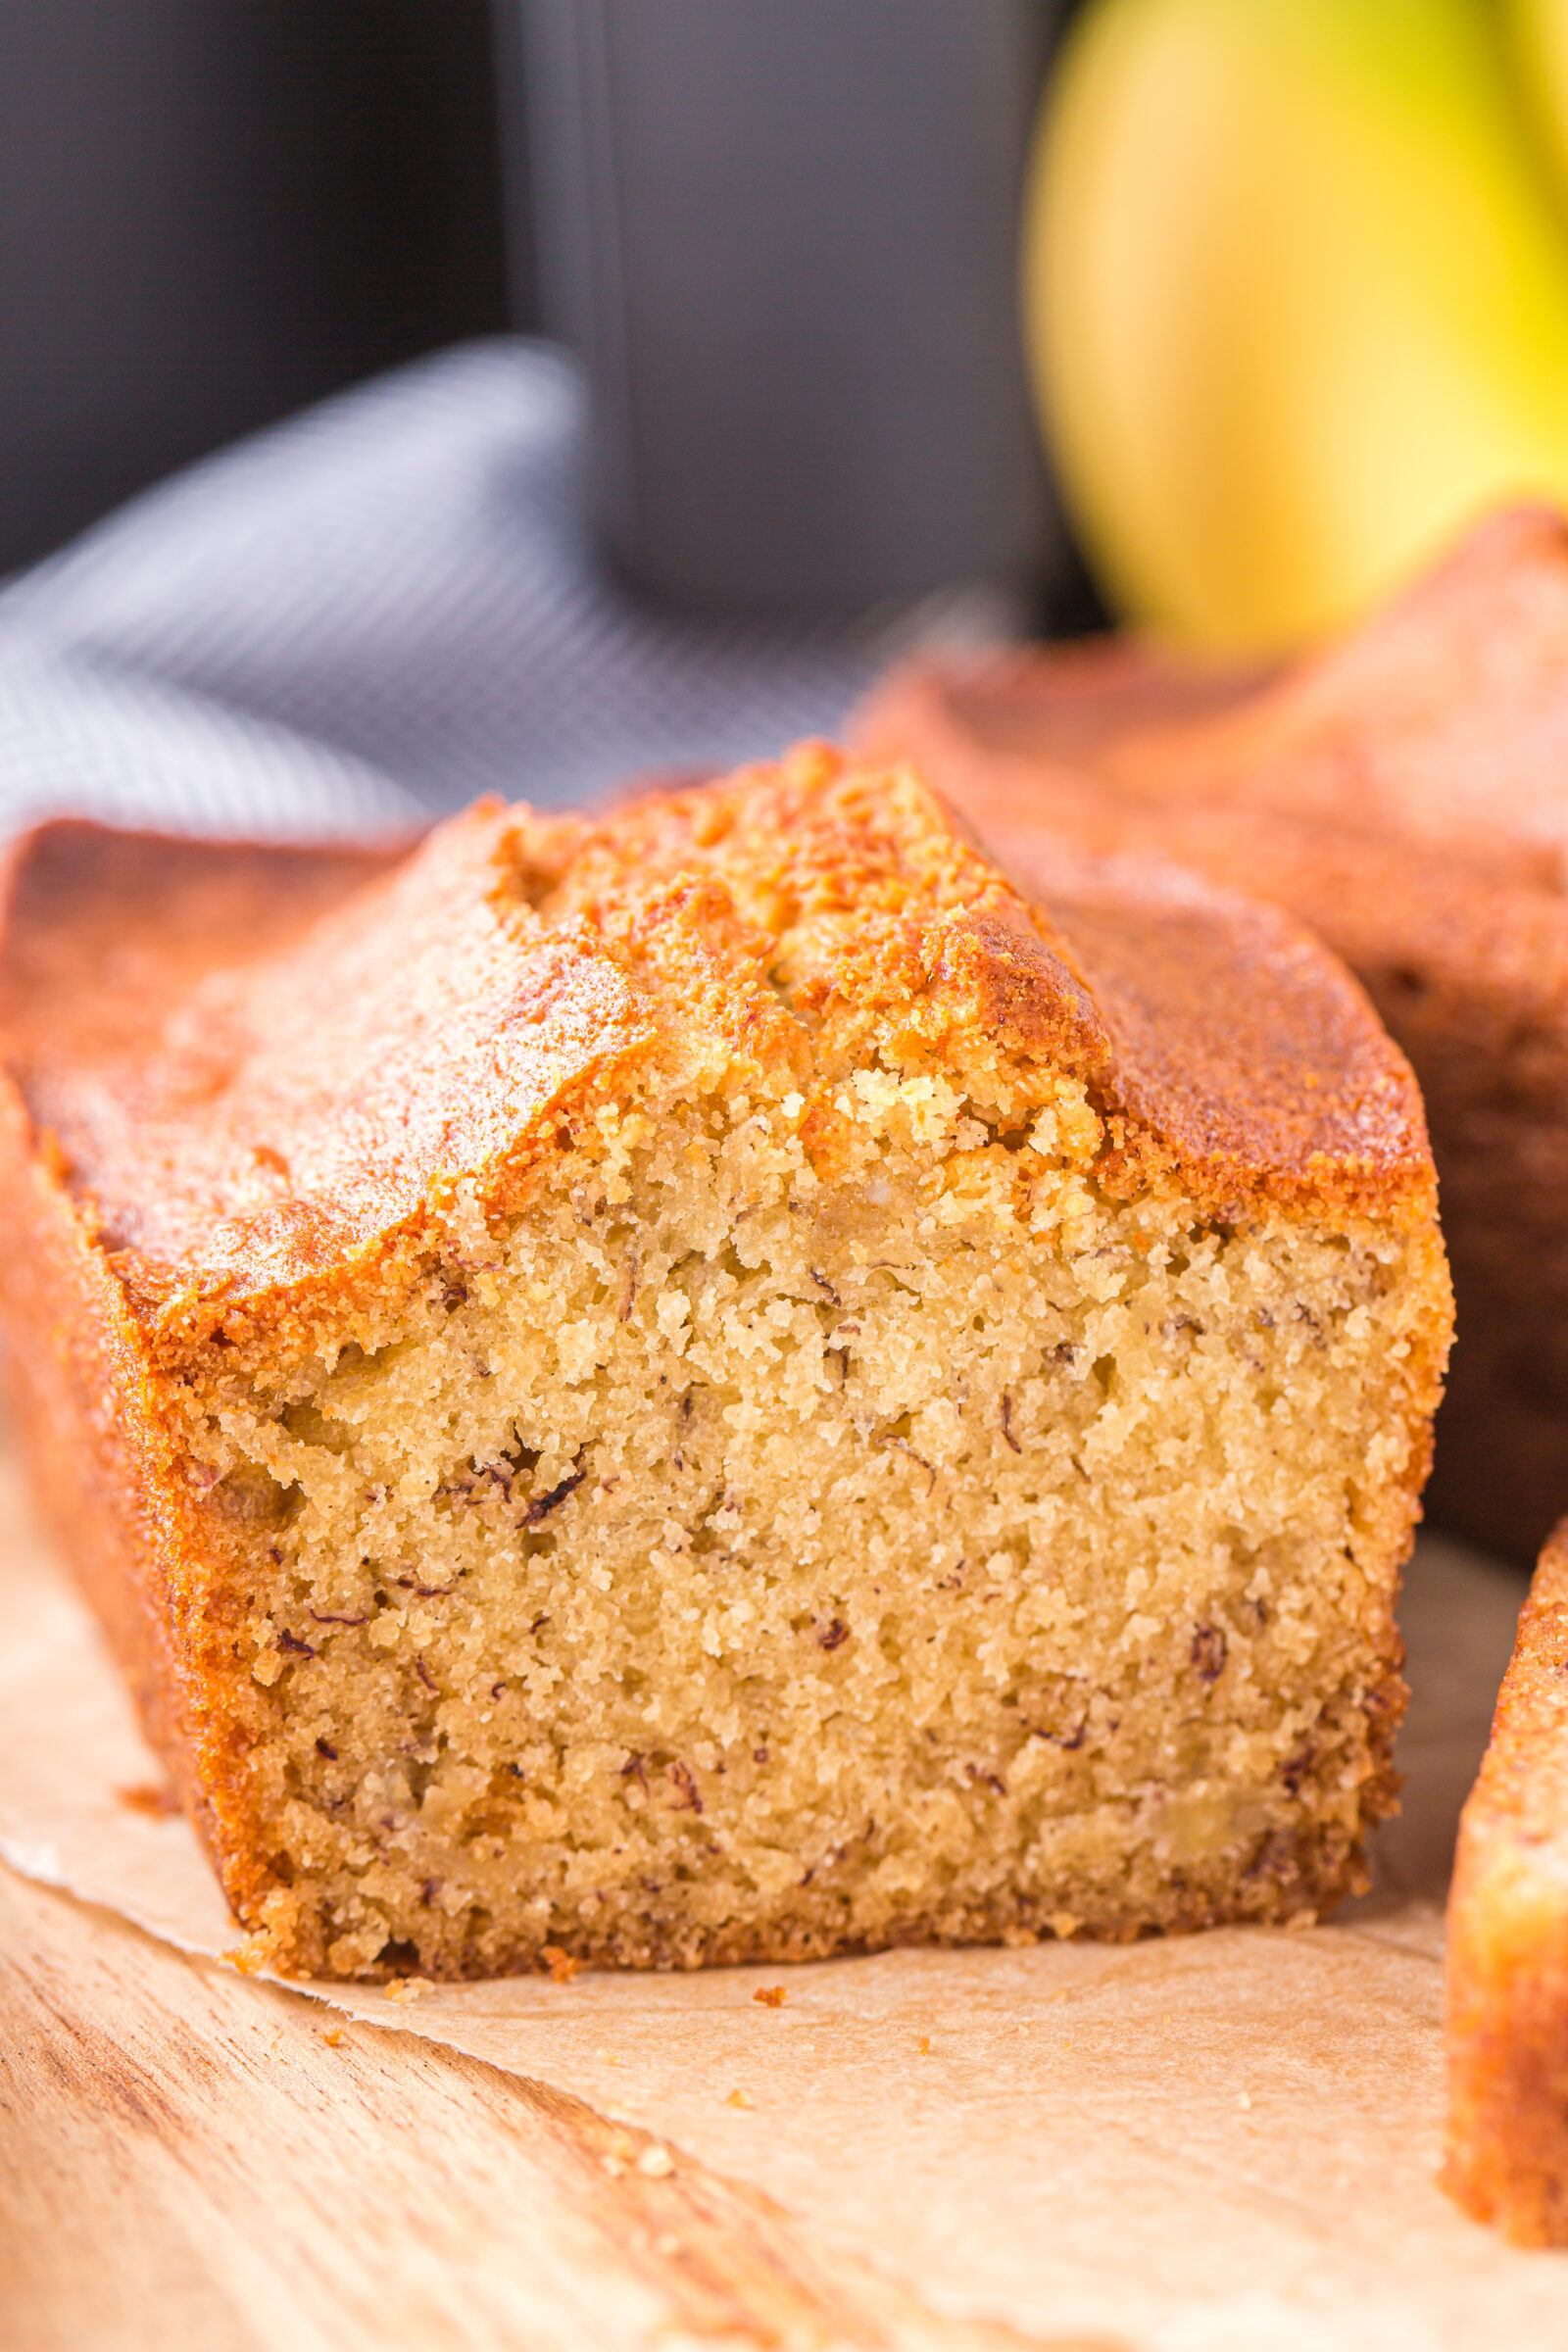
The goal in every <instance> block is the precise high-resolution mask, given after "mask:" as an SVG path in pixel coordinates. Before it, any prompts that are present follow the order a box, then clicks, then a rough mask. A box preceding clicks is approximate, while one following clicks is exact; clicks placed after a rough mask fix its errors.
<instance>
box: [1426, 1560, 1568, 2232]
mask: <svg viewBox="0 0 1568 2352" xmlns="http://www.w3.org/2000/svg"><path fill="white" fill-rule="evenodd" d="M1447 2004H1448V2016H1447V2046H1448V2152H1447V2166H1446V2172H1445V2175H1444V2184H1445V2186H1446V2188H1447V2189H1448V2191H1449V2193H1450V2195H1452V2196H1454V2197H1456V2198H1457V2199H1458V2201H1459V2203H1460V2204H1461V2205H1463V2206H1464V2208H1465V2210H1466V2211H1467V2212H1468V2213H1472V2214H1474V2215H1475V2217H1476V2218H1477V2220H1478V2221H1486V2222H1495V2223H1496V2224H1497V2225H1498V2226H1499V2227H1500V2228H1501V2229H1502V2230H1503V2231H1504V2232H1505V2234H1506V2235H1507V2236H1508V2237H1510V2238H1512V2239H1513V2241H1514V2242H1515V2244H1516V2245H1524V2246H1560V2245H1568V1520H1565V1521H1564V1522H1563V1523H1562V1524H1561V1525H1560V1526H1559V1527H1558V1529H1557V1531H1556V1533H1555V1535H1554V1536H1553V1537H1552V1540H1551V1542H1550V1543H1549V1544H1547V1546H1546V1549H1545V1550H1544V1553H1543V1554H1542V1558H1541V1564H1540V1566H1539V1568H1538V1569H1537V1571H1536V1577H1535V1582H1534V1584H1533V1585H1532V1586H1531V1589H1530V1596H1529V1598H1528V1599H1527V1601H1526V1602H1525V1605H1524V1609H1523V1611H1522V1612H1521V1615H1520V1619H1519V1634H1518V1639H1517V1641H1516V1642H1515V1644H1514V1652H1513V1658H1512V1661H1511V1662H1510V1664H1509V1667H1508V1671H1507V1674H1506V1675H1505V1676H1504V1678H1503V1683H1502V1689H1501V1691H1500V1692H1499V1693H1498V1697H1497V1708H1496V1713H1495V1717H1494V1719H1493V1726H1492V1743H1491V1745H1490V1746H1489V1748H1488V1750H1487V1753H1486V1757H1485V1759H1484V1761H1483V1763H1482V1767H1481V1774H1480V1778H1479V1779H1478V1780H1477V1782H1476V1786H1475V1789H1474V1790H1473V1791H1472V1793H1471V1795H1470V1798H1469V1801H1468V1803H1467V1804H1466V1806H1465V1809H1464V1814H1463V1817H1462V1819H1461V1821H1460V1825H1459V1847H1458V1858H1457V1862H1456V1865H1455V1870H1454V1879H1453V1888H1452V1892H1451V1894H1450V1895H1449V1898H1448V1967H1447Z"/></svg>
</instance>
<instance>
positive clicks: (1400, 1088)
mask: <svg viewBox="0 0 1568 2352" xmlns="http://www.w3.org/2000/svg"><path fill="white" fill-rule="evenodd" d="M0 1035H3V1041H4V1056H5V1062H6V1065H7V1068H8V1070H9V1073H10V1075H11V1078H12V1080H13V1081H14V1083H15V1086H16V1089H17V1091H18V1093H19V1095H20V1097H21V1101H22V1103H23V1104H24V1106H25V1113H26V1115H27V1117H28V1118H29V1119H30V1121H31V1125H32V1129H33V1133H34V1136H35V1139H36V1144H37V1149H38V1151H39V1153H40V1156H41V1157H42V1158H43V1159H44V1161H45V1162H46V1163H47V1164H48V1165H49V1167H50V1168H51V1169H52V1171H53V1173H54V1175H55V1177H56V1179H57V1180H58V1181H59V1182H61V1183H62V1184H63V1185H64V1186H65V1187H66V1188H67V1190H68V1191H69V1192H70V1194H71V1195H72V1196H73V1199H74V1201H75V1202H76V1204H77V1209H78V1213H80V1214H81V1215H82V1216H83V1217H84V1218H85V1220H86V1221H87V1222H88V1223H89V1224H90V1225H91V1226H92V1227H93V1228H94V1229H95V1234H96V1242H97V1246H98V1248H99V1249H101V1250H103V1251H104V1252H105V1253H106V1255H107V1257H108V1260H109V1262H110V1264H111V1265H112V1266H113V1268H114V1271H115V1273H116V1275H117V1277H118V1279H119V1282H120V1284H121V1286H122V1288H123V1292H124V1295H125V1297H126V1299H127V1301H128V1303H129V1305H130V1308H131V1310H132V1312H133V1314H134V1315H135V1316H136V1318H137V1319H138V1320H139V1321H140V1322H141V1323H142V1325H143V1326H144V1327H145V1328H147V1329H148V1330H149V1331H150V1332H152V1333H154V1334H158V1333H162V1334H163V1335H164V1336H165V1337H166V1338H167V1339H168V1340H169V1341H170V1342H171V1343H172V1344H177V1342H178V1335H180V1334H183V1336H184V1339H185V1340H186V1341H190V1340H194V1339H195V1338H197V1337H198V1336H200V1335H206V1336H211V1335H212V1334H213V1333H214V1332H219V1331H238V1330H243V1329H244V1328H247V1327H248V1328H251V1329H253V1330H254V1329H258V1328H260V1327H261V1326H262V1325H264V1324H267V1323H269V1322H271V1321H273V1320H274V1319H275V1318H277V1317H278V1316H280V1315H283V1314H285V1313H287V1312H288V1311H290V1307H291V1304H292V1306H293V1307H295V1308H303V1307H304V1306H305V1304H306V1302H307V1301H308V1299H311V1298H313V1297H315V1298H318V1299H319V1298H320V1297H321V1295H322V1294H323V1293H325V1294H326V1295H330V1294H331V1293H333V1292H334V1291H340V1290H342V1289H344V1288H345V1287H352V1286H353V1284H354V1283H355V1281H356V1279H357V1278H358V1276H359V1275H360V1274H362V1273H366V1272H368V1271H369V1270H370V1269H372V1268H378V1269H379V1271H380V1273H381V1274H383V1275H384V1272H385V1269H386V1265H387V1261H388V1259H389V1257H392V1256H394V1255H396V1254H398V1253H400V1252H402V1251H406V1250H417V1248H418V1247H419V1246H420V1237H421V1235H424V1234H428V1232H429V1231H430V1230H431V1229H432V1228H433V1227H434V1226H437V1225H440V1224H442V1223H443V1222H448V1223H449V1222H450V1221H451V1220H452V1219H453V1218H454V1217H455V1216H460V1215H463V1214H468V1215H472V1213H473V1212H474V1209H475V1208H477V1209H479V1210H480V1211H481V1212H484V1213H489V1212H490V1211H492V1210H494V1209H496V1208H501V1209H503V1210H504V1209H505V1208H506V1206H507V1204H508V1202H509V1201H512V1200H515V1199H520V1198H521V1192H522V1189H523V1188H524V1186H525V1184H526V1181H527V1177H528V1175H529V1173H530V1171H531V1170H534V1169H536V1168H537V1167H538V1165H539V1164H540V1162H541V1161H542V1159H543V1158H544V1157H545V1156H547V1155H549V1154H551V1153H553V1152H559V1151H561V1150H563V1149H567V1148H569V1147H570V1145H571V1141H572V1134H573V1128H574V1126H575V1127H576V1128H577V1129H578V1130H579V1131H581V1129H582V1127H583V1125H584V1122H586V1121H590V1120H591V1119H592V1117H593V1115H594V1111H595V1108H596V1106H598V1105H601V1104H603V1103H607V1102H614V1101H616V1100H619V1099H623V1098H624V1097H625V1096H626V1094H627V1093H629V1092H631V1091H635V1090H636V1089H637V1088H638V1087H639V1086H640V1085H641V1084H642V1083H643V1082H644V1076H645V1073H648V1072H650V1071H651V1070H653V1069H655V1068H656V1067H657V1068H659V1069H662V1070H663V1071H664V1073H665V1074H666V1077H667V1076H668V1075H669V1074H670V1073H673V1074H674V1075H675V1076H676V1078H677V1080H678V1077H679V1074H680V1072H681V1071H682V1070H685V1069H690V1070H692V1071H694V1072H695V1071H696V1070H698V1069H699V1068H700V1067H706V1066H709V1065H711V1062H712V1059H713V1056H714V1055H715V1054H721V1055H722V1056H724V1058H725V1059H726V1061H727V1062H728V1064H729V1066H730V1067H731V1068H732V1069H736V1068H738V1069H739V1070H740V1072H741V1074H742V1077H743V1078H744V1074H745V1071H746V1069H747V1068H748V1067H750V1068H752V1069H755V1071H756V1073H757V1076H758V1080H759V1082H760V1083H762V1084H766V1085H769V1086H772V1087H774V1088H776V1087H778V1086H779V1085H780V1084H782V1083H785V1082H786V1081H787V1082H788V1084H789V1085H790V1086H791V1087H792V1088H794V1089H795V1090H797V1091H798V1092H799V1094H800V1097H801V1102H802V1112H801V1116H802V1121H803V1129H804V1132H805V1133H806V1134H807V1137H808V1141H809V1146H810V1148H811V1150H812V1151H813V1152H823V1153H829V1152H831V1150H832V1112H831V1097H832V1094H833V1091H834V1089H835V1087H836V1086H837V1084H838V1083H839V1081H840V1080H841V1078H842V1076H843V1074H844V1073H845V1071H847V1070H848V1069H850V1068H852V1067H854V1066H856V1065H857V1063H860V1062H864V1061H865V1060H867V1059H877V1058H880V1059H882V1060H883V1061H884V1062H886V1063H888V1064H890V1065H892V1066H900V1067H909V1066H912V1065H918V1064H921V1063H925V1064H927V1065H930V1064H936V1065H940V1066H942V1067H943V1068H945V1069H946V1070H948V1071H950V1072H952V1071H961V1072H962V1074H963V1077H964V1081H965V1083H966V1085H967V1086H968V1087H969V1088H970V1090H971V1092H973V1093H974V1094H975V1095H976V1099H977V1100H985V1101H987V1102H989V1103H993V1104H1000V1105H1002V1106H1003V1109H1004V1112H1005V1114H1007V1115H1009V1116H1010V1115H1011V1112H1012V1111H1016V1115H1017V1118H1018V1120H1019V1123H1020V1125H1021V1124H1023V1123H1025V1122H1026V1121H1027V1118H1028V1116H1029V1115H1030V1113H1031V1110H1032V1107H1033V1106H1034V1105H1035V1104H1036V1103H1039V1102H1042V1101H1044V1100H1045V1098H1046V1089H1047V1085H1048V1082H1049V1078H1050V1076H1051V1074H1052V1073H1053V1072H1054V1071H1056V1070H1061V1069H1067V1070H1070V1071H1071V1072H1073V1073H1074V1074H1076V1075H1078V1076H1081V1077H1083V1078H1085V1079H1086V1080H1087V1081H1088V1082H1089V1084H1090V1086H1091V1089H1092V1092H1093V1095H1094V1097H1095V1099H1096V1100H1097V1102H1098V1103H1100V1105H1101V1106H1102V1107H1103V1109H1104V1110H1105V1111H1106V1112H1107V1113H1109V1114H1110V1115H1112V1116H1117V1115H1119V1116H1120V1118H1121V1121H1122V1128H1123V1131H1124V1133H1125V1136H1126V1140H1127V1146H1128V1151H1129V1153H1130V1155H1131V1156H1132V1157H1133V1158H1134V1159H1135V1160H1137V1161H1138V1162H1139V1164H1140V1166H1141V1167H1142V1168H1143V1170H1144V1173H1145V1175H1147V1174H1148V1172H1149V1170H1150V1168H1151V1166H1152V1164H1153V1163H1154V1162H1155V1161H1159V1160H1163V1161H1164V1163H1165V1164H1166V1165H1170V1166H1173V1167H1174V1168H1175V1169H1176V1170H1179V1172H1180V1175H1181V1178H1182V1180H1183V1181H1184V1182H1185V1183H1186V1184H1188V1185H1189V1186H1190V1187H1192V1188H1193V1189H1194V1190H1195V1191H1196V1192H1197V1193H1198V1195H1199V1196H1200V1198H1201V1199H1204V1200H1206V1201H1211V1202H1212V1203H1213V1204H1214V1206H1215V1208H1216V1210H1217V1211H1218V1212H1220V1213H1229V1212H1230V1211H1232V1210H1234V1209H1235V1208H1237V1207H1238V1206H1240V1205H1243V1204H1245V1203H1246V1202H1247V1201H1249V1200H1259V1201H1261V1200H1265V1199H1266V1200H1269V1201H1273V1202H1274V1203H1276V1204H1277V1205H1280V1206H1286V1207H1289V1206H1300V1207H1307V1208H1310V1207H1311V1206H1313V1205H1314V1204H1318V1203H1322V1204H1327V1205H1329V1206H1331V1207H1333V1208H1335V1209H1337V1210H1341V1211H1344V1212H1347V1213H1355V1212H1357V1211H1360V1210H1377V1211H1379V1212H1388V1211H1390V1210H1391V1209H1392V1210H1396V1211H1397V1210H1398V1209H1399V1208H1401V1207H1406V1208H1408V1210H1409V1211H1410V1213H1412V1214H1419V1215H1423V1216H1425V1215H1430V1213H1431V1210H1432V1205H1433V1176H1432V1165H1431V1158H1430V1153H1429V1151H1428V1146H1427V1139H1426V1131H1425V1126H1424V1122H1423V1116H1422V1110H1421V1104H1420V1101H1419V1097H1418V1095H1417V1092H1416V1088H1415V1084H1414V1081H1413V1079H1412V1078H1411V1075H1410V1072H1409V1070H1408V1067H1407V1065H1406V1064H1405V1062H1404V1060H1403V1058H1402V1056H1401V1055H1400V1054H1398V1052H1397V1049H1396V1048H1395V1047H1394V1046H1393V1045H1392V1044H1391V1043H1390V1041H1389V1039H1388V1038H1387V1036H1386V1035H1385V1033H1384V1032H1383V1030H1382V1028H1381V1027H1380V1025H1379V1023H1378V1021H1377V1019H1376V1016H1375V1015H1374V1014H1373V1012H1372V1011H1371V1009H1370V1007H1369V1005H1367V1003H1366V1001H1365V999H1364V998H1363V997H1362V995H1361V993H1360V991H1359V989H1358V988H1357V986H1356V984H1355V983H1354V982H1353V981H1352V980H1351V979H1350V978H1349V977H1348V974H1347V973H1346V972H1345V971H1344V969H1343V968H1342V967H1341V966H1340V964H1339V963H1338V962H1337V961H1336V960H1335V958H1334V957H1333V956H1330V955H1329V954H1328V953H1327V952H1326V951H1325V950H1323V949H1322V948H1320V947H1318V946H1317V945H1316V944H1315V943H1314V942H1313V941H1312V940H1311V939H1310V938H1309V937H1308V936H1307V935H1306V934H1305V933H1304V932H1303V931H1300V930H1299V929H1298V928H1297V927H1296V926H1295V925H1294V924H1293V923H1292V922H1291V921H1290V920H1289V919H1288V918H1286V917H1284V916H1282V915H1279V914H1277V913H1275V912H1273V911H1272V910H1269V909H1266V908H1262V907H1252V906H1250V905H1247V904H1245V903H1244V902H1242V901H1239V900H1235V899H1232V898H1230V897H1228V896H1226V895H1224V894H1222V893H1220V892H1218V891H1215V890H1212V889H1210V888H1209V887H1208V886H1207V885H1205V884H1202V883H1200V882H1198V881H1195V880H1193V879H1192V878H1191V877H1189V876H1186V875H1184V874H1182V873H1180V872H1178V871H1177V870H1176V869H1173V868H1165V867H1161V866H1159V865H1157V864H1155V863H1153V862H1152V861H1144V860H1131V859H1123V858H1093V857H1089V856H1086V855H1084V854H1083V853H1081V852H1079V851H1077V850H1074V849H1072V848H1071V847H1069V846H1067V845H1066V844H1056V843H1054V842H1053V841H1051V840H1049V839H1046V838H1042V837H1038V836H1037V837H1035V838H1034V839H1033V840H1032V841H1031V844H1030V848H1029V851H1028V870H1027V871H1019V872H1017V873H1015V874H1014V876H1013V878H1012V879H1011V880H1009V879H1008V878H1006V877H1005V876H1004V874H1003V873H1002V872H1001V871H1000V869H999V868H998V867H997V866H996V865H995V864H993V863H992V862H991V861H990V859H988V858H986V857H984V856H983V855H982V854H981V853H980V852H979V851H978V850H976V849H975V848H974V847H972V846H971V845H970V843H969V842H968V841H967V840H966V839H965V838H964V837H963V835H962V834H961V833H960V831H959V830H958V829H957V827H956V823H955V821H954V820H953V819H952V817H951V816H950V815H949V813H948V812H947V810H946V809H945V808H944V807H943V805H942V804H941V803H940V802H939V801H938V800H937V799H936V798H935V796H934V795H932V794H931V793H930V792H929V791H928V790H927V789H926V788H925V787H924V786H923V785H922V784H921V783H920V782H919V781H918V780H917V779H916V778H915V777H914V776H913V774H912V773H911V772H910V771H908V770H907V769H895V770H891V771H883V772H859V773H857V772H852V771H850V770H848V769H847V768H846V766H845V764H844V762H843V760H841V759H840V758H839V757H838V755H836V754H834V753H832V752H829V751H827V750H826V749H824V748H822V747H819V746H806V747H803V748H802V749H800V750H798V751H797V752H796V753H794V754H792V755H791V756H790V757H789V758H788V759H786V760H784V761H783V762H782V763H780V764H778V765H769V766H759V767H755V768H750V769H746V770H743V771H741V772H740V773H739V774H738V775H736V776H734V777H732V778H730V779H728V780H726V781H725V782H723V783H721V784H718V785H714V786H711V787H707V788H700V789H696V790H691V791H683V792H678V793H670V794H662V795H658V796H655V797H653V798H650V799H647V800H642V801H638V802H633V803H630V804H627V805H625V806H623V807H621V808H619V809H613V810H612V811H610V812H609V813H607V814H604V815H602V816H598V817H595V818H593V819H585V818H580V817H548V816H542V815H538V814H536V813H534V812H533V811H531V810H530V809H527V808H525V807H521V806H518V807H515V808H505V807H502V806H500V805H499V804H495V803H482V804H480V805H478V806H477V807H475V808H474V809H469V810H467V811H466V813H464V814H463V815H460V816H458V817H455V818H453V819H451V820H450V821H449V822H447V823H445V824H443V825H441V826H439V827H437V828H436V829H435V830H434V831H433V832H432V833H430V834H429V835H428V836H426V837H425V839H424V840H423V841H422V842H420V843H418V844H417V845H415V846H412V847H409V846H404V847H402V848H399V849H387V850H367V851H365V852H363V853H358V854H345V853H343V852H341V851H327V850H310V849H299V850H288V851H272V850H266V849H260V848H252V847H233V846H223V845H210V844H197V843H188V842H183V843H182V842H172V841H165V840H162V839H159V838H157V837H153V836H147V835H135V834H119V833H115V832H111V831H107V830H102V829H99V828H96V827H92V826H86V825H80V824H55V825H50V826H46V827H44V828H43V829H42V830H41V831H39V832H37V833H34V834H33V835H31V836H29V837H28V838H26V839H25V841H23V842H22V843H20V844H19V845H18V846H17V847H16V849H15V850H14V851H13V853H12V855H11V858H10V861H9V866H8V870H7V874H6V877H5V921H4V931H3V936H0ZM813 1122H814V1124H813Z"/></svg>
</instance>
